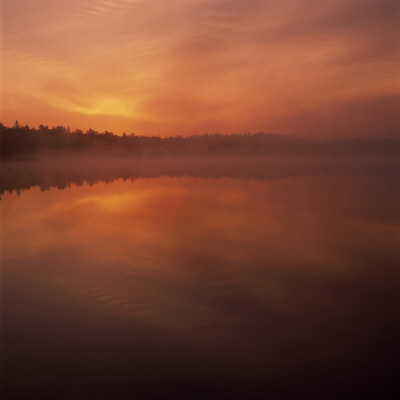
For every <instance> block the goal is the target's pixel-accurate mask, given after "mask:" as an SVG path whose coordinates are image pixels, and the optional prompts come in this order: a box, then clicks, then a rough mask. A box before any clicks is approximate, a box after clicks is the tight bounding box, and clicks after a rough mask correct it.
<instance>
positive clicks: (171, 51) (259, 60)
mask: <svg viewBox="0 0 400 400" xmlns="http://www.w3.org/2000/svg"><path fill="white" fill-rule="evenodd" d="M399 14H400V12H399V5H398V2H397V0H325V1H321V0H281V1H276V0H264V1H263V0H247V1H243V0H169V1H166V0H85V1H81V0H62V1H61V0H35V1H33V0H2V1H1V40H2V43H1V64H2V65H1V113H0V121H1V122H3V123H4V124H5V125H12V124H13V123H14V121H15V120H16V119H18V121H19V122H20V123H21V124H24V125H25V124H28V125H30V126H36V127H37V126H38V125H39V124H41V123H43V124H45V125H49V126H52V125H64V126H70V127H71V129H76V128H81V129H84V130H86V129H88V128H89V127H91V128H93V129H97V130H99V131H104V130H106V129H107V130H111V131H114V132H116V133H122V132H124V131H125V132H127V133H130V132H135V133H137V134H146V135H148V134H159V135H161V136H164V135H175V134H182V135H187V134H194V133H205V132H208V133H212V132H217V131H218V132H221V133H235V132H238V133H240V132H248V131H250V132H258V131H265V132H278V133H288V134H295V133H297V134H300V135H313V136H314V135H321V136H331V135H339V136H361V135H395V134H397V133H398V128H399V117H398V116H397V114H398V110H399V109H400V100H399V93H400V83H399V82H400V79H399V72H398V71H399V67H400V64H399V32H400V30H399V22H398V21H399Z"/></svg>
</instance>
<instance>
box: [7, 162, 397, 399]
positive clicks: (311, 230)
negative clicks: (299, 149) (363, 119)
mask: <svg viewBox="0 0 400 400" xmlns="http://www.w3.org/2000/svg"><path fill="white" fill-rule="evenodd" d="M49 163H50V164H43V163H42V164H40V163H30V162H15V163H10V164H3V165H2V168H3V174H4V176H7V177H8V179H9V180H8V181H7V184H6V183H4V186H3V194H2V196H1V201H0V210H1V214H0V215H1V217H0V218H1V222H2V229H1V230H0V233H1V244H2V248H1V250H2V256H1V267H2V269H1V317H2V318H1V323H2V347H3V350H2V386H3V394H4V397H3V398H5V399H7V400H8V399H41V400H43V399H96V400H97V399H170V398H171V399H266V398H271V399H291V398H293V399H294V398H298V399H300V398H304V399H310V398H318V399H339V398H340V399H355V398H363V399H369V398H388V397H387V396H386V395H385V393H387V392H388V391H389V390H390V388H391V386H392V385H393V386H394V383H395V382H394V381H395V378H396V377H397V372H396V369H395V365H396V364H397V365H398V358H396V357H397V355H396V352H397V350H398V345H397V341H398V335H399V330H398V324H397V322H398V320H396V314H397V311H398V305H399V303H398V300H399V298H398V282H399V281H398V279H399V272H398V271H399V270H398V266H399V260H400V253H399V239H400V234H399V232H400V231H399V220H400V207H399V204H400V202H399V199H400V197H399V187H400V186H399V183H400V174H399V173H398V170H397V169H395V170H393V168H392V169H390V168H386V167H385V168H384V167H382V164H379V166H381V167H379V168H377V167H376V165H378V164H376V165H375V164H374V166H372V167H371V163H369V162H365V163H363V164H362V166H358V167H357V166H355V164H357V163H354V162H351V160H350V161H348V162H346V163H344V164H343V165H342V164H341V165H342V166H338V164H337V163H336V162H335V161H334V160H333V161H330V162H328V164H326V162H325V164H324V166H323V167H321V168H318V165H317V166H315V165H314V166H310V165H309V164H307V163H306V164H307V165H306V166H304V165H305V164H304V162H303V161H301V162H300V164H301V165H302V167H301V168H300V167H299V165H291V166H290V165H289V164H290V163H282V162H281V161H279V162H277V163H276V164H275V167H276V168H275V169H274V168H272V167H271V165H268V166H265V165H264V164H262V162H261V164H260V163H259V164H257V165H256V166H253V167H254V168H253V170H252V169H251V166H250V167H249V168H248V169H246V168H244V167H243V168H241V167H240V165H241V164H240V162H238V163H231V162H229V163H225V164H224V165H218V163H214V164H213V163H211V164H208V165H207V167H204V165H203V166H199V165H198V164H196V163H194V164H191V165H189V164H188V163H186V162H182V165H177V164H176V163H178V164H179V162H174V163H173V165H172V166H171V165H170V166H169V169H168V171H167V172H163V171H162V167H161V166H160V168H159V169H158V170H157V168H158V167H157V165H156V163H152V164H151V166H149V167H148V168H149V169H148V170H147V171H150V172H146V171H144V169H143V168H144V167H143V165H142V164H141V166H140V167H139V166H138V165H135V166H134V167H131V168H130V167H129V168H128V164H123V165H121V164H118V167H116V166H115V165H111V164H108V165H107V164H104V163H103V162H100V161H99V160H96V161H95V162H91V163H89V164H84V165H81V164H79V163H71V165H69V166H67V167H65V164H63V161H62V160H61V161H54V160H53V161H52V163H53V164H51V162H49ZM127 163H128V162H127ZM159 163H160V165H164V162H163V161H162V160H161V161H160V162H159ZM242 163H243V165H242V166H244V165H248V164H246V163H245V162H242ZM43 165H44V166H43ZM72 165H75V168H76V170H74V167H73V166H72ZM263 165H264V166H263ZM288 165H289V166H288ZM346 165H347V166H349V165H350V166H351V167H345V166H346ZM203 167H204V168H203ZM132 168H133V169H134V170H135V171H136V172H137V173H134V172H132V171H133V169H132ZM79 171H81V173H79ZM110 171H111V172H110ZM243 171H244V172H243ZM252 171H253V172H252ZM271 171H272V172H271ZM3 182H4V181H3Z"/></svg>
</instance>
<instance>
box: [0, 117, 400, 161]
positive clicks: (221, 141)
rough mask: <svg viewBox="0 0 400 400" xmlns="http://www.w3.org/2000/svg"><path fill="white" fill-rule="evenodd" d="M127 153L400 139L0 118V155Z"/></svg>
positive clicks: (373, 151) (251, 152)
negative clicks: (151, 130)
mask: <svg viewBox="0 0 400 400" xmlns="http://www.w3.org/2000/svg"><path fill="white" fill-rule="evenodd" d="M49 154H50V155H55V154H57V155H58V154H63V155H67V156H68V155H99V154H100V155H110V156H119V157H131V156H138V157H141V156H157V157H159V156H161V157H162V156H173V157H176V156H282V155H283V156H307V155H331V156H336V155H381V154H382V155H400V138H399V137H392V138H388V137H363V138H361V137H359V138H345V139H344V138H309V137H298V136H288V135H280V134H274V133H253V134H250V133H246V134H230V135H222V134H219V133H215V134H202V135H193V136H188V137H183V136H170V137H159V136H139V135H135V134H134V133H130V134H129V135H127V134H126V133H124V134H123V135H116V134H114V133H113V132H108V131H105V132H102V133H99V132H97V131H95V130H93V129H89V130H87V131H86V132H83V131H82V130H74V131H71V130H70V129H69V127H67V128H65V127H63V126H56V127H52V128H49V127H48V126H44V125H40V126H39V128H37V129H35V128H30V127H29V126H28V125H25V126H22V125H20V124H19V123H18V121H16V122H15V124H14V125H13V126H12V127H7V126H5V125H3V124H2V123H1V122H0V158H1V159H3V160H6V159H18V158H26V157H28V158H32V157H33V158H40V157H44V156H46V155H49Z"/></svg>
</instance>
